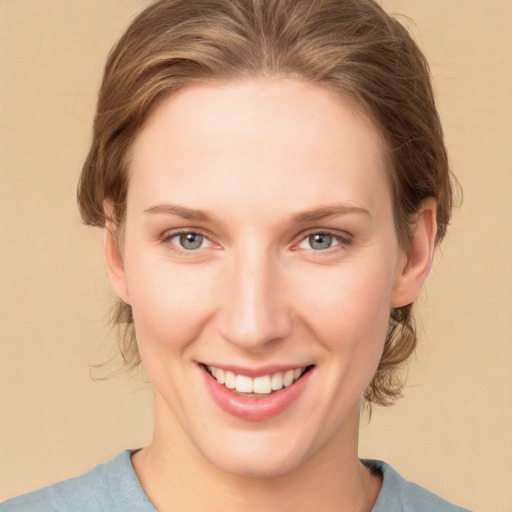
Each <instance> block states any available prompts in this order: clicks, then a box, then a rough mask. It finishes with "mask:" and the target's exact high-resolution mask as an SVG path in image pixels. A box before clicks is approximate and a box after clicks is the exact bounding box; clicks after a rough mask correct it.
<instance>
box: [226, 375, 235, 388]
mask: <svg viewBox="0 0 512 512" xmlns="http://www.w3.org/2000/svg"><path fill="white" fill-rule="evenodd" d="M224 385H225V386H226V387H227V388H229V389H235V374H234V373H233V372H229V371H227V372H226V375H225V380H224Z"/></svg>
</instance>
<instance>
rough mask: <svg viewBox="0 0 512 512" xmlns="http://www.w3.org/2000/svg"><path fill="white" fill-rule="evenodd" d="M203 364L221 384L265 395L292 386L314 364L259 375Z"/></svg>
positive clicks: (244, 393) (237, 389)
mask: <svg viewBox="0 0 512 512" xmlns="http://www.w3.org/2000/svg"><path fill="white" fill-rule="evenodd" d="M202 366H203V367H204V368H205V369H206V371H207V372H208V373H209V374H210V375H211V376H212V377H213V378H214V379H215V380H216V381H217V382H218V383H219V384H222V385H223V386H224V387H226V388H227V389H229V390H230V391H232V392H235V393H237V394H240V395H250V396H253V397H258V396H260V397H264V396H268V395H270V394H272V393H274V392H275V391H279V390H281V389H283V388H286V387H288V386H291V385H292V384H293V383H294V382H296V381H297V380H298V379H300V378H301V377H302V376H303V375H304V374H305V373H307V372H308V371H309V370H311V369H312V368H313V366H314V365H309V366H303V367H301V368H294V369H290V370H287V371H283V372H276V373H273V374H269V375H261V376H258V377H249V376H247V375H240V374H236V373H234V372H232V371H229V370H224V369H222V368H217V367H215V366H206V365H202Z"/></svg>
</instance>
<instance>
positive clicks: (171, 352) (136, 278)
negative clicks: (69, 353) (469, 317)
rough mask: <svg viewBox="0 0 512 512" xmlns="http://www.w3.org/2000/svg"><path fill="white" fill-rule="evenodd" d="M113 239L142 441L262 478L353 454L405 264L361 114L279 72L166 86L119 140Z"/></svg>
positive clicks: (375, 141)
mask: <svg viewBox="0 0 512 512" xmlns="http://www.w3.org/2000/svg"><path fill="white" fill-rule="evenodd" d="M123 240H124V241H123V249H122V261H121V260H120V259H119V261H117V262H116V260H115V257H113V256H112V250H111V252H110V256H109V255H108V254H107V263H108V266H109V274H110V277H111V280H112V282H113V284H114V287H115V288H116V290H117V292H118V294H119V295H120V297H121V298H122V299H123V300H124V301H125V302H127V303H129V304H131V306H132V309H133V315H134V322H135V328H136V333H137V339H138V343H139V348H140V353H141V357H142V360H143V363H144V366H145V369H146V371H147V373H148V375H149V378H150V379H151V381H152V383H153V386H154V389H155V393H156V430H155V441H154V442H160V443H163V444H165V443H168V444H169V443H172V442H174V441H173V440H179V441H177V442H176V443H175V444H176V445H177V448H176V447H175V449H178V450H181V451H182V452H184V453H183V455H185V456H187V457H188V458H192V459H194V460H204V461H207V462H208V463H211V464H213V465H215V466H217V467H218V468H221V469H223V470H226V471H229V472H232V473H237V474H244V475H260V476H262V475H276V474H282V473H286V472H288V471H291V470H293V469H294V468H297V467H299V466H300V465H301V464H305V463H306V462H307V461H308V460H311V459H312V458H314V457H315V456H316V455H317V454H319V453H320V452H322V451H326V452H330V453H332V452H333V451H334V450H335V448H336V446H338V447H339V444H340V443H348V446H350V447H351V448H353V449H354V451H356V445H357V419H355V418H357V417H358V409H359V403H360V398H361V395H362V393H363V392H364V390H365V388H366V386H367V385H368V383H369V382H370V380H371V378H372V376H373V374H374V372H375V370H376V368H377V365H378V362H379V359H380V356H381V353H382V350H383V344H384V339H385V335H386V330H387V325H388V318H389V313H390V308H391V307H393V306H397V305H402V304H397V301H399V300H400V299H399V298H398V297H397V295H399V294H400V293H402V292H401V291H400V290H402V288H403V286H402V284H403V283H401V280H402V279H403V275H404V268H405V267H406V263H407V261H406V257H405V255H404V254H403V252H402V251H401V250H400V247H399V244H398V242H397V237H396V234H395V231H394V224H393V217H392V203H391V197H390V191H389V188H388V183H387V179H386V170H385V166H384V163H383V149H382V144H381V139H380V137H379V134H378V132H377V130H376V129H375V128H374V126H373V125H372V123H371V122H370V121H369V120H368V119H367V118H366V117H365V116H364V115H363V114H362V113H360V112H359V111H358V110H357V109H356V108H355V107H354V106H353V105H351V104H350V103H349V102H348V101H346V100H343V99H340V98H339V97H335V96H333V95H332V94H331V93H329V92H328V91H327V90H326V89H324V88H321V87H319V86H314V85H310V84H306V83H302V82H300V81H296V80H291V79H289V80H284V79H282V80H277V79H276V80H267V81H264V80H261V81H256V80H254V81H247V82H240V83H228V84H224V85H202V86H190V87H188V88H186V89H184V90H182V91H181V92H179V93H178V94H176V95H174V96H173V97H171V98H168V99H166V100H165V101H164V102H163V103H161V104H160V105H159V106H158V108H157V109H156V110H155V111H154V113H153V114H152V116H151V117H150V118H149V120H148V122H147V124H146V125H145V127H144V128H143V129H142V131H141V133H140V134H139V137H138V139H137V140H136V142H135V144H134V148H133V153H132V159H131V164H130V184H129V191H128V199H127V216H126V226H125V232H124V239H123ZM107 245H108V241H107ZM107 253H108V251H107ZM233 388H234V389H233ZM326 448H329V450H326Z"/></svg>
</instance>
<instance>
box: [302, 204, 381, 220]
mask: <svg viewBox="0 0 512 512" xmlns="http://www.w3.org/2000/svg"><path fill="white" fill-rule="evenodd" d="M349 213H362V214H365V215H368V216H369V217H371V215H370V212H369V211H368V210H366V209H364V208H361V207H360V206H355V205H350V204H334V205H332V206H323V207H320V208H315V209H314V210H308V211H305V212H301V213H298V214H297V215H295V216H294V217H293V220H294V221H295V222H298V223H301V222H315V221H317V220H322V219H326V218H329V217H337V216H339V215H347V214H349Z"/></svg>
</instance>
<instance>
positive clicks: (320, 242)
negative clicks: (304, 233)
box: [309, 233, 332, 251]
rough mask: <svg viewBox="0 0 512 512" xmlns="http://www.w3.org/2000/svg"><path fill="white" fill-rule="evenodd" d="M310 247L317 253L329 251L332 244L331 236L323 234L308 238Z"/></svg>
mask: <svg viewBox="0 0 512 512" xmlns="http://www.w3.org/2000/svg"><path fill="white" fill-rule="evenodd" d="M309 243H310V245H311V247H312V248H313V249H315V250H317V251H319V250H321V249H329V247H331V244H332V236H331V235H327V234H325V233H317V234H316V235H311V236H310V237H309Z"/></svg>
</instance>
